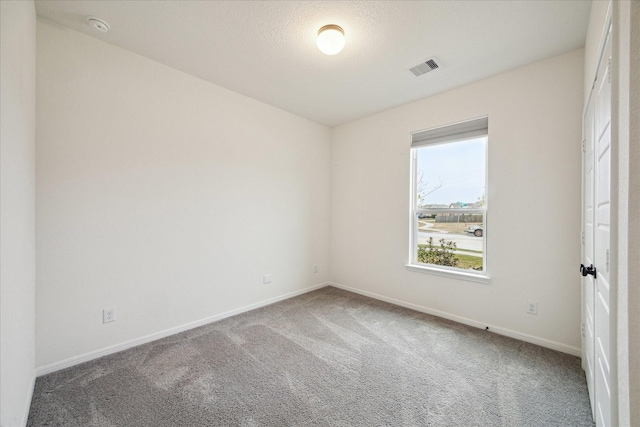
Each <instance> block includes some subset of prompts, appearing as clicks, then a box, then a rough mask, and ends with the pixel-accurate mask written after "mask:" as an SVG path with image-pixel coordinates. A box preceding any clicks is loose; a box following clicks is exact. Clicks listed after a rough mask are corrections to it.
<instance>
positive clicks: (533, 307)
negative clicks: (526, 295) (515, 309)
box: [526, 301, 538, 314]
mask: <svg viewBox="0 0 640 427" xmlns="http://www.w3.org/2000/svg"><path fill="white" fill-rule="evenodd" d="M526 308H527V313H529V314H538V303H537V302H536V301H527V307H526Z"/></svg>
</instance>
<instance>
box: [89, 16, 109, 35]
mask: <svg viewBox="0 0 640 427" xmlns="http://www.w3.org/2000/svg"><path fill="white" fill-rule="evenodd" d="M87 21H89V25H91V26H92V27H93V28H95V29H96V30H98V31H101V32H103V33H106V32H107V31H109V30H110V29H111V27H110V26H109V24H107V22H106V21H104V20H102V19H99V18H96V17H95V16H87Z"/></svg>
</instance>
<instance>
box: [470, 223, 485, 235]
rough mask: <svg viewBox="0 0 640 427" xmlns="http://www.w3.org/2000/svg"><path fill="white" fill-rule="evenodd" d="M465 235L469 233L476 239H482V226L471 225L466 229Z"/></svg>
mask: <svg viewBox="0 0 640 427" xmlns="http://www.w3.org/2000/svg"><path fill="white" fill-rule="evenodd" d="M467 233H471V234H473V235H474V236H476V237H482V226H481V225H472V226H470V227H469V228H467Z"/></svg>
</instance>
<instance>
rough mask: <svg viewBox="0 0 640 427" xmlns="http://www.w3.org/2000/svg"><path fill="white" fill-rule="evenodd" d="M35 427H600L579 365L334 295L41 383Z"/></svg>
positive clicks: (272, 309) (274, 308)
mask: <svg viewBox="0 0 640 427" xmlns="http://www.w3.org/2000/svg"><path fill="white" fill-rule="evenodd" d="M28 425H29V426H118V427H121V426H154V427H155V426H236V425H242V426H263V425H270V426H289V425H291V426H306V425H326V426H383V425H385V426H420V425H424V426H592V425H593V422H592V420H591V412H590V409H589V398H588V395H587V388H586V383H585V379H584V373H583V371H582V370H581V368H580V360H579V359H578V358H577V357H573V356H569V355H566V354H562V353H558V352H555V351H552V350H548V349H545V348H542V347H538V346H535V345H532V344H528V343H524V342H520V341H516V340H513V339H510V338H506V337H502V336H499V335H496V334H493V333H491V332H485V331H482V330H479V329H475V328H471V327H467V326H464V325H461V324H458V323H455V322H451V321H448V320H443V319H440V318H436V317H433V316H429V315H426V314H422V313H418V312H415V311H412V310H407V309H404V308H401V307H397V306H394V305H391V304H387V303H383V302H379V301H376V300H373V299H370V298H366V297H363V296H360V295H356V294H353V293H350V292H345V291H342V290H339V289H336V288H331V287H328V288H323V289H320V290H318V291H315V292H311V293H308V294H305V295H302V296H299V297H296V298H292V299H289V300H287V301H283V302H280V303H277V304H274V305H271V306H268V307H264V308H261V309H257V310H254V311H251V312H247V313H244V314H241V315H238V316H234V317H231V318H228V319H225V320H222V321H219V322H216V323H213V324H210V325H206V326H203V327H200V328H197V329H193V330H190V331H187V332H183V333H180V334H177V335H174V336H171V337H167V338H164V339H161V340H158V341H155V342H152V343H149V344H145V345H142V346H139V347H136V348H133V349H130V350H127V351H124V352H121V353H117V354H113V355H110V356H107V357H103V358H101V359H98V360H94V361H91V362H87V363H84V364H82V365H78V366H75V367H72V368H69V369H66V370H63V371H59V372H55V373H53V374H50V375H46V376H43V377H40V378H38V379H37V381H36V387H35V392H34V397H33V402H32V404H31V412H30V414H29V422H28Z"/></svg>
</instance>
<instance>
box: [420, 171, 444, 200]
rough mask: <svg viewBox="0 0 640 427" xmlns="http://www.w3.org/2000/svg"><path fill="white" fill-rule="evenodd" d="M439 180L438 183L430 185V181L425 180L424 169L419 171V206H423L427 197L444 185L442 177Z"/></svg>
mask: <svg viewBox="0 0 640 427" xmlns="http://www.w3.org/2000/svg"><path fill="white" fill-rule="evenodd" d="M438 180H439V182H438V183H437V184H435V185H429V183H428V182H424V171H422V170H420V171H418V207H423V206H424V205H425V203H424V201H425V199H426V197H427V196H428V195H429V194H431V193H433V192H434V191H436V190H438V189H439V188H441V187H442V186H443V185H444V183H443V182H442V180H441V179H440V177H438Z"/></svg>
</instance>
